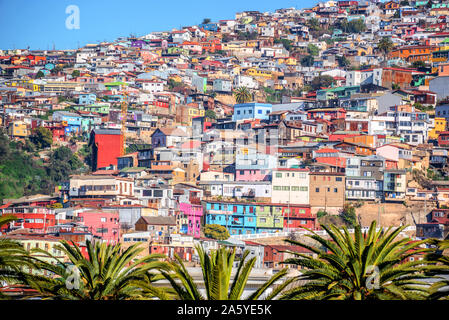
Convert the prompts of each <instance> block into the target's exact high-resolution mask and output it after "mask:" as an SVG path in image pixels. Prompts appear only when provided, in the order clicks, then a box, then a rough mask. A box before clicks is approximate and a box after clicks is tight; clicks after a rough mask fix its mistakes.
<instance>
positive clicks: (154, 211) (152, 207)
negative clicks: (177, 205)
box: [141, 203, 159, 217]
mask: <svg viewBox="0 0 449 320" xmlns="http://www.w3.org/2000/svg"><path fill="white" fill-rule="evenodd" d="M141 215H142V216H145V217H149V216H152V217H155V216H157V215H159V212H158V208H157V204H154V203H149V204H148V208H142V211H141Z"/></svg>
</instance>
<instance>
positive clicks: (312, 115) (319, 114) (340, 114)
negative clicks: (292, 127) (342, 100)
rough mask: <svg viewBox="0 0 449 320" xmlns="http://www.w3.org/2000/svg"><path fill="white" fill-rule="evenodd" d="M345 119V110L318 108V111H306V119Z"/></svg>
mask: <svg viewBox="0 0 449 320" xmlns="http://www.w3.org/2000/svg"><path fill="white" fill-rule="evenodd" d="M345 118H346V110H345V109H343V108H338V109H336V108H320V109H312V110H309V111H307V119H308V120H312V119H327V120H334V119H345Z"/></svg>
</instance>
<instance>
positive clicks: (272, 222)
mask: <svg viewBox="0 0 449 320" xmlns="http://www.w3.org/2000/svg"><path fill="white" fill-rule="evenodd" d="M283 226H284V218H283V216H282V208H281V207H276V206H269V205H267V206H263V205H259V206H257V207H256V227H257V229H270V230H267V231H273V229H279V230H282V228H283Z"/></svg>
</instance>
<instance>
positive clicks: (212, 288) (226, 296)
mask: <svg viewBox="0 0 449 320" xmlns="http://www.w3.org/2000/svg"><path fill="white" fill-rule="evenodd" d="M196 250H197V253H198V255H199V259H200V264H201V271H202V275H203V281H204V286H205V291H206V295H205V296H203V295H202V294H201V293H200V290H199V289H198V285H197V283H195V281H194V280H193V278H192V276H191V275H190V274H189V273H188V271H187V269H186V267H185V266H184V263H183V262H182V260H181V259H180V258H179V256H177V255H176V256H175V259H176V261H175V262H173V263H172V267H173V270H174V275H172V274H169V273H167V272H165V271H161V273H162V274H163V276H164V277H165V278H166V279H167V280H168V281H169V282H170V284H171V286H172V287H173V289H174V291H175V292H176V295H177V299H179V300H241V299H242V294H243V291H244V290H245V287H246V283H247V281H248V278H249V275H250V273H251V270H252V269H253V267H254V263H255V262H256V257H253V258H251V259H249V260H247V258H248V254H249V251H247V250H246V251H244V253H243V255H242V257H241V259H240V262H239V265H238V267H237V270H236V273H235V276H234V278H233V280H232V282H231V273H232V269H233V267H232V265H233V263H234V259H235V248H234V249H227V248H225V247H222V248H220V249H218V250H212V251H211V252H210V254H207V253H206V252H205V251H204V249H203V248H202V247H201V246H196ZM286 273H287V269H282V270H281V271H279V272H278V273H276V274H275V275H274V276H272V277H271V278H270V279H269V280H268V281H266V282H265V283H264V284H263V285H262V286H260V287H259V288H258V289H257V290H256V291H255V292H254V293H252V294H251V295H249V296H248V297H246V300H257V299H259V298H261V296H262V295H263V294H265V293H267V289H269V288H270V287H274V288H273V291H272V292H271V293H270V294H269V295H268V296H267V297H265V299H267V300H271V299H274V298H275V297H277V296H278V295H279V294H280V293H281V292H282V290H284V288H285V287H286V286H288V285H289V284H290V283H291V280H287V281H284V282H283V283H282V284H280V285H278V286H274V284H275V282H276V281H278V280H281V279H282V278H283V277H284V276H285V275H286ZM176 279H178V280H180V283H178V282H176V281H175V280H176Z"/></svg>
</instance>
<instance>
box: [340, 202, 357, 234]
mask: <svg viewBox="0 0 449 320" xmlns="http://www.w3.org/2000/svg"><path fill="white" fill-rule="evenodd" d="M340 217H341V218H342V219H343V221H344V222H345V223H346V225H347V226H348V227H350V228H354V227H355V226H356V225H357V216H356V214H355V208H354V207H353V206H351V205H350V204H348V203H345V205H344V206H343V210H342V211H341V213H340Z"/></svg>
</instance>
